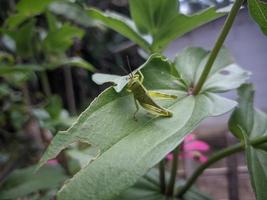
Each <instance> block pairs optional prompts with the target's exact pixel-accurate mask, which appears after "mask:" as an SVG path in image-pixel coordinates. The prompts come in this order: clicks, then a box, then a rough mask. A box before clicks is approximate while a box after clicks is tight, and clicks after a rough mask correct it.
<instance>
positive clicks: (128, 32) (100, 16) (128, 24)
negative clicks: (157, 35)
mask: <svg viewBox="0 0 267 200" xmlns="http://www.w3.org/2000/svg"><path fill="white" fill-rule="evenodd" d="M88 14H89V16H90V17H92V18H93V19H96V20H99V21H100V22H101V23H103V24H104V25H105V26H107V27H109V28H111V29H113V30H115V31H117V32H118V33H120V34H122V35H123V36H125V37H127V38H129V39H130V40H132V41H133V42H135V43H136V44H138V45H139V46H141V47H142V48H143V49H145V50H147V51H149V46H150V45H149V44H150V42H151V38H150V37H148V38H147V37H144V36H142V35H140V33H139V32H138V31H137V28H136V26H135V24H134V22H133V21H132V20H131V19H129V18H127V17H126V16H122V15H119V14H117V13H114V12H111V11H106V12H101V11H99V10H97V9H90V10H89V11H88Z"/></svg>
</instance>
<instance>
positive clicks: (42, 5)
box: [7, 0, 53, 29]
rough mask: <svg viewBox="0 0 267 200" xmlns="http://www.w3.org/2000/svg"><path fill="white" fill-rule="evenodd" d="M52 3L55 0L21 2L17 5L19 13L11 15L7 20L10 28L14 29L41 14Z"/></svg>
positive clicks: (27, 0) (22, 0) (25, 0)
mask: <svg viewBox="0 0 267 200" xmlns="http://www.w3.org/2000/svg"><path fill="white" fill-rule="evenodd" d="M52 1H53V0H20V1H19V2H18V4H17V5H16V10H17V13H16V14H15V15H11V16H10V17H9V18H8V19H7V25H8V27H9V28H11V29H14V28H15V27H17V26H18V25H20V24H21V23H22V22H24V21H25V20H26V19H28V18H30V17H32V16H35V15H39V14H41V13H42V12H44V10H45V9H46V7H47V6H48V5H49V4H50V3H51V2H52ZM29 5H30V6H29Z"/></svg>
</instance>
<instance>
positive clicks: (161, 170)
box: [159, 159, 166, 194]
mask: <svg viewBox="0 0 267 200" xmlns="http://www.w3.org/2000/svg"><path fill="white" fill-rule="evenodd" d="M159 181H160V189H161V193H162V194H165V191H166V183H165V161H164V159H163V160H161V161H160V162H159Z"/></svg>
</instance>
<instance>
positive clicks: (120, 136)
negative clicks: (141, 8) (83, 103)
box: [40, 56, 236, 200]
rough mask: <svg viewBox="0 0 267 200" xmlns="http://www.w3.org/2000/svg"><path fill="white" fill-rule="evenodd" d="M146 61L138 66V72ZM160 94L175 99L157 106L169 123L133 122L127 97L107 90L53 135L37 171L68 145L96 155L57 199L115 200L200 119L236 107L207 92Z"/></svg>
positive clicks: (143, 115)
mask: <svg viewBox="0 0 267 200" xmlns="http://www.w3.org/2000/svg"><path fill="white" fill-rule="evenodd" d="M154 59H156V60H158V61H157V62H159V63H158V65H163V66H167V65H168V63H169V64H170V62H169V61H168V60H166V58H164V57H160V56H156V57H154V58H151V59H150V62H153V60H154ZM150 62H147V63H146V65H143V66H142V69H141V71H143V70H145V68H146V67H147V66H148V65H149V63H150ZM145 78H146V75H145ZM166 81H168V80H166ZM164 91H165V92H167V93H172V94H175V95H177V97H178V98H177V99H176V100H169V101H165V102H163V101H159V104H162V105H163V106H164V107H166V108H168V109H170V110H171V111H172V112H173V117H171V118H160V117H153V116H150V115H148V114H147V112H146V111H145V110H144V109H141V110H140V111H139V112H138V114H137V119H138V120H137V121H136V120H134V118H133V114H134V112H135V109H136V108H135V105H134V101H133V97H132V95H131V94H129V93H128V92H127V91H126V88H125V89H123V90H122V91H121V92H120V93H117V92H116V91H115V90H114V89H113V88H112V87H111V88H108V89H107V90H105V91H104V92H103V93H101V94H100V95H99V96H98V97H97V98H96V99H95V100H94V101H93V102H92V103H91V105H90V106H89V107H88V108H87V109H86V110H85V111H84V112H83V113H82V114H81V115H80V117H79V118H78V120H77V121H76V122H75V123H74V124H73V126H72V127H71V128H69V129H68V130H67V131H62V132H59V133H58V134H57V135H56V136H55V138H54V139H53V141H52V142H51V144H50V146H49V147H48V149H47V151H46V153H45V154H44V155H43V157H42V159H41V161H40V166H41V165H42V164H45V163H46V161H47V160H49V159H51V158H54V157H55V156H56V155H57V154H58V153H59V152H60V151H62V150H63V149H64V148H66V147H67V146H68V145H70V144H72V143H73V142H77V141H82V142H86V143H89V144H92V145H94V146H95V147H97V148H99V150H100V154H99V156H98V157H97V158H96V159H95V160H94V161H93V162H91V163H90V164H88V165H86V166H85V167H84V168H83V169H82V170H80V171H79V172H78V173H77V174H76V175H75V176H74V177H73V178H72V179H70V180H69V182H67V183H66V184H65V185H64V186H63V187H62V188H61V190H60V191H59V193H58V199H64V200H68V199H80V200H83V199H87V200H88V199H89V200H90V199H98V200H107V199H114V198H116V197H117V195H119V194H120V193H121V192H122V191H124V190H125V189H127V188H128V187H130V186H132V185H133V184H134V183H136V182H137V181H138V179H139V178H140V177H141V176H142V175H144V174H145V173H146V172H147V171H148V170H149V169H150V168H151V167H153V166H154V165H155V164H156V163H158V162H159V161H160V160H161V159H162V158H163V157H164V156H166V154H167V153H169V152H170V151H172V150H173V149H174V148H175V147H176V146H177V145H179V144H180V143H181V142H182V141H183V139H184V137H185V136H186V135H187V134H188V133H190V132H191V131H192V130H193V129H194V128H196V126H197V125H198V124H199V123H200V122H201V121H202V120H203V119H205V118H207V117H210V116H217V115H221V114H223V113H225V112H228V111H230V110H231V109H233V107H234V106H235V105H236V103H235V102H234V101H232V100H228V99H225V98H223V97H220V96H218V95H216V94H214V93H211V92H205V93H202V94H200V95H198V96H192V95H188V94H187V92H184V91H183V90H182V91H179V90H173V89H171V88H169V89H168V90H164Z"/></svg>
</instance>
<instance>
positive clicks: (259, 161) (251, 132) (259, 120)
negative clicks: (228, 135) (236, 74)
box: [229, 84, 267, 200]
mask: <svg viewBox="0 0 267 200" xmlns="http://www.w3.org/2000/svg"><path fill="white" fill-rule="evenodd" d="M253 97H254V89H253V86H252V85H251V84H245V85H243V86H242V87H240V89H239V107H238V108H236V109H235V111H234V112H233V114H232V116H231V118H230V121H229V128H230V130H231V132H232V133H233V134H234V135H236V136H237V137H238V138H240V139H241V141H243V142H244V143H245V149H246V159H247V165H248V169H249V173H250V179H251V183H252V186H253V188H254V191H255V193H256V197H257V200H265V199H266V198H267V191H266V187H265V184H266V182H267V170H266V165H267V151H266V150H265V151H264V148H262V149H261V147H260V146H253V145H251V144H250V140H252V139H255V138H260V137H262V136H265V137H266V136H267V116H266V114H265V113H263V112H261V111H259V110H257V109H255V108H254V107H253Z"/></svg>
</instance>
